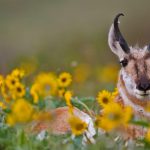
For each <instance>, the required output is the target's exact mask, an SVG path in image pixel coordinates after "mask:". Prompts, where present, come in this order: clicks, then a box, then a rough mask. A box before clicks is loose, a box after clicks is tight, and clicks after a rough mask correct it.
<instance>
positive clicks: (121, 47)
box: [108, 13, 130, 57]
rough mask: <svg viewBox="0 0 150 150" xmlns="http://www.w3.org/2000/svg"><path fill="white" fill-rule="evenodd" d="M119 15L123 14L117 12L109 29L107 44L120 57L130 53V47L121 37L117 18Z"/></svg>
mask: <svg viewBox="0 0 150 150" xmlns="http://www.w3.org/2000/svg"><path fill="white" fill-rule="evenodd" d="M120 16H124V14H122V13H120V14H118V15H117V16H116V17H115V19H114V22H113V24H112V26H111V28H110V30H109V34H108V44H109V46H110V48H111V50H112V51H113V52H114V53H115V54H116V55H117V56H119V57H122V56H123V55H124V54H128V53H130V48H129V47H128V44H127V42H126V41H125V39H124V38H123V36H122V34H121V32H120V30H119V27H118V19H119V17H120Z"/></svg>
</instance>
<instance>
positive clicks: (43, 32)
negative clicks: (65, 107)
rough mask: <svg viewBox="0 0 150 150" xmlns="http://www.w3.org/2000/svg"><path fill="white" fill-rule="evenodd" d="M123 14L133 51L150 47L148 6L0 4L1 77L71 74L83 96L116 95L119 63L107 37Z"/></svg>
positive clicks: (118, 2)
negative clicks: (20, 70)
mask: <svg viewBox="0 0 150 150" xmlns="http://www.w3.org/2000/svg"><path fill="white" fill-rule="evenodd" d="M119 12H123V13H124V14H125V17H121V18H120V21H121V24H120V29H121V31H122V33H123V35H124V37H125V38H126V40H127V41H128V43H129V45H133V46H134V45H136V44H137V43H138V44H139V46H141V47H143V46H144V45H145V44H148V43H150V31H149V29H150V19H149V18H150V15H149V14H150V1H148V0H145V1H140V0H132V1H131V0H126V1H123V0H113V1H110V0H105V1H104V0H63V1H62V0H42V1H38V0H30V1H27V0H26V1H25V0H0V73H1V74H6V73H8V72H9V71H10V70H11V69H13V68H17V67H24V68H26V70H28V72H32V73H33V72H34V73H35V72H36V73H37V72H39V71H52V72H55V73H56V74H57V73H59V72H63V71H68V72H70V73H71V74H72V75H73V85H72V89H73V90H74V91H75V93H76V94H78V95H80V96H92V95H95V94H96V93H97V92H98V91H99V90H100V89H104V88H106V89H109V90H112V89H113V88H114V87H115V86H116V80H117V74H118V70H119V63H118V59H117V57H116V56H115V55H114V54H112V52H111V51H110V49H109V47H108V44H107V35H108V31H109V27H110V25H111V24H112V21H113V18H114V16H115V15H116V14H117V13H119Z"/></svg>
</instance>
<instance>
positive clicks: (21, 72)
mask: <svg viewBox="0 0 150 150" xmlns="http://www.w3.org/2000/svg"><path fill="white" fill-rule="evenodd" d="M24 74H25V73H24V70H22V69H14V70H13V71H12V73H11V75H12V76H14V77H16V78H19V79H21V78H23V77H24Z"/></svg>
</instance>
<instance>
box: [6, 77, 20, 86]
mask: <svg viewBox="0 0 150 150" xmlns="http://www.w3.org/2000/svg"><path fill="white" fill-rule="evenodd" d="M5 82H6V85H7V87H8V88H9V89H13V88H14V87H15V85H16V83H17V82H19V79H18V78H17V77H15V76H12V75H7V76H6V80H5Z"/></svg>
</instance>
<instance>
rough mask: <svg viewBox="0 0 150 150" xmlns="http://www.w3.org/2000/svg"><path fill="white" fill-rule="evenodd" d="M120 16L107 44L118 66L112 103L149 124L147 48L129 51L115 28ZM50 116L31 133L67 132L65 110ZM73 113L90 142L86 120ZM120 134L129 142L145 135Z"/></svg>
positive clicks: (138, 130)
mask: <svg viewBox="0 0 150 150" xmlns="http://www.w3.org/2000/svg"><path fill="white" fill-rule="evenodd" d="M120 16H124V15H123V14H122V13H119V14H118V15H117V16H116V17H115V19H114V22H113V24H112V26H111V28H110V31H109V34H108V44H109V46H110V48H111V50H112V51H113V52H114V53H115V54H116V55H117V56H118V57H119V61H120V64H121V66H122V67H121V70H120V73H119V78H118V84H117V87H118V90H119V95H118V96H117V97H116V102H118V103H121V104H122V105H129V106H131V107H132V108H133V111H134V115H135V117H145V118H147V119H149V120H150V112H146V111H145V107H146V106H147V105H148V103H149V100H150V45H148V46H145V47H144V48H142V49H141V48H138V47H129V46H128V44H127V42H126V41H125V39H124V38H123V36H122V34H121V32H120V30H119V27H118V24H119V23H118V19H119V17H120ZM52 113H53V114H54V115H55V117H56V118H55V120H54V122H52V124H51V125H49V124H47V123H43V122H39V124H36V126H34V129H37V130H38V131H41V130H43V129H45V128H51V129H52V132H53V133H56V134H65V133H67V132H68V131H70V127H69V124H68V122H67V119H68V118H69V113H68V108H67V107H60V108H57V109H55V110H53V111H52ZM74 113H75V115H77V116H78V117H80V118H81V119H83V120H84V121H86V122H87V123H89V131H88V132H87V133H88V136H89V137H90V138H91V137H92V136H94V135H95V130H94V126H93V123H92V119H91V118H90V116H89V115H88V114H86V113H84V112H82V111H80V110H79V109H77V108H75V109H74ZM124 131H125V132H127V134H128V133H129V135H127V136H128V137H131V138H134V137H139V136H143V135H145V133H146V130H145V129H143V128H141V127H137V126H129V128H127V129H124Z"/></svg>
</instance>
